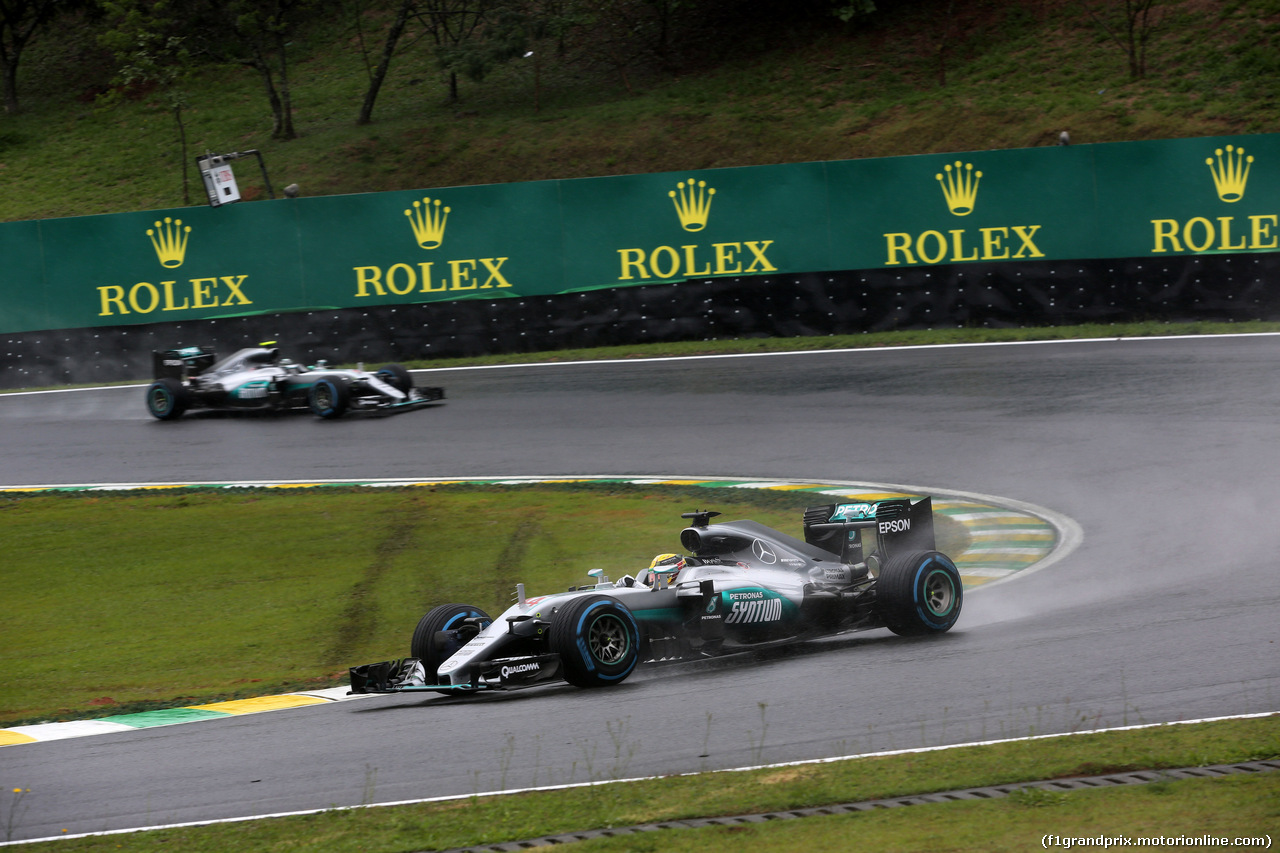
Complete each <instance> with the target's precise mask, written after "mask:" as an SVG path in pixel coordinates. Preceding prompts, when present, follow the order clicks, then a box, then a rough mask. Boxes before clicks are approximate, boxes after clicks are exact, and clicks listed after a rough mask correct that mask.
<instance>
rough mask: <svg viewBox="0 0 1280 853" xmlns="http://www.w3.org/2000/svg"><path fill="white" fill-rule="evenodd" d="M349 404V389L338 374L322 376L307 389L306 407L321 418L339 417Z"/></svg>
mask: <svg viewBox="0 0 1280 853" xmlns="http://www.w3.org/2000/svg"><path fill="white" fill-rule="evenodd" d="M349 405H351V389H350V388H348V387H347V380H345V379H343V378H342V377H340V376H322V377H320V378H319V379H317V380H316V381H315V383H314V384H313V385H312V386H311V388H310V390H308V391H307V407H308V408H310V409H311V413H312V414H313V415H316V416H317V417H321V418H326V419H328V418H340V417H342V414H343V412H345V411H346V410H347V407H348V406H349Z"/></svg>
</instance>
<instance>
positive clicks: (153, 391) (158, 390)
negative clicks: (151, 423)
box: [147, 377, 191, 421]
mask: <svg viewBox="0 0 1280 853" xmlns="http://www.w3.org/2000/svg"><path fill="white" fill-rule="evenodd" d="M190 405H191V392H190V391H188V390H187V387H186V386H185V385H183V384H182V383H181V382H179V381H178V380H177V379H172V378H169V377H165V378H164V379H157V380H156V381H155V382H152V383H151V385H150V387H148V388H147V411H148V412H150V413H151V416H152V417H154V418H158V419H159V420H162V421H171V420H174V419H175V418H180V417H182V413H183V412H185V411H186V410H187V407H188V406H190Z"/></svg>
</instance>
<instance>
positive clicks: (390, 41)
mask: <svg viewBox="0 0 1280 853" xmlns="http://www.w3.org/2000/svg"><path fill="white" fill-rule="evenodd" d="M416 6H417V0H400V2H399V4H398V5H397V6H396V14H395V18H394V19H392V21H391V26H390V27H388V28H387V37H386V39H385V40H384V41H383V43H382V57H381V58H380V59H379V60H378V66H377V67H376V68H374V69H373V70H372V71H370V73H369V88H368V89H366V90H365V93H364V102H363V103H362V104H361V105H360V115H359V117H358V118H357V119H356V124H368V123H369V122H371V121H373V105H374V103H375V102H376V101H377V100H378V93H379V92H380V91H381V90H382V83H383V81H384V80H386V79H387V71H388V70H390V68H391V60H392V58H393V57H394V56H395V53H396V46H397V45H398V44H399V43H400V37H401V36H402V35H404V31H405V27H407V26H408V25H409V18H410V17H411V16H412V15H413V13H414V10H415V8H416Z"/></svg>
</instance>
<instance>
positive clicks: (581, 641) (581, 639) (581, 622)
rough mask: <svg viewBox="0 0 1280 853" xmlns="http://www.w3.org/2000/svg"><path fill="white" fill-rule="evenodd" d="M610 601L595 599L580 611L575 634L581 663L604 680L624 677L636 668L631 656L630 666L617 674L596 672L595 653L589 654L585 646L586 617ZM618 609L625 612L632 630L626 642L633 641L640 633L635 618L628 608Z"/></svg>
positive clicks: (588, 649)
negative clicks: (595, 600) (580, 614)
mask: <svg viewBox="0 0 1280 853" xmlns="http://www.w3.org/2000/svg"><path fill="white" fill-rule="evenodd" d="M610 603H611V602H608V601H597V602H596V603H594V604H592V605H591V606H590V607H588V608H587V609H586V610H584V611H583V612H582V616H580V617H579V618H578V627H577V631H576V632H575V634H576V635H577V639H578V642H577V645H578V651H579V652H580V653H581V654H582V658H583V663H585V664H586V665H587V669H589V670H590V671H591V672H595V673H596V675H597V677H599V678H602V679H605V680H606V681H618V680H619V679H622V678H626V677H627V676H628V675H630V674H631V670H633V669H635V668H636V658H632V660H631V666H629V667H627V668H626V670H625V671H623V672H620V673H618V674H617V675H607V674H605V673H603V672H598V671H597V669H596V661H595V655H593V654H591V649H590V648H589V647H588V646H587V642H586V639H585V637H586V633H585V631H584V627H585V625H586V622H587V617H588V616H589V615H591V612H592V611H593V610H595V609H596V608H597V607H603V606H605V605H607V604H610ZM618 610H619V611H620V612H625V613H626V614H627V621H628V622H630V623H631V629H632V632H633V633H631V634H630V635H629V636H628V637H627V642H628V643H631V642H634V640H635V638H636V637H638V636H639V635H640V628H639V627H638V626H637V625H636V620H635V619H634V618H632V617H631V611H629V610H625V611H624V610H623V609H622V608H621V607H619V608H618Z"/></svg>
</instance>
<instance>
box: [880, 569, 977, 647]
mask: <svg viewBox="0 0 1280 853" xmlns="http://www.w3.org/2000/svg"><path fill="white" fill-rule="evenodd" d="M876 598H877V600H878V602H879V604H880V612H881V615H882V616H883V617H884V623H885V627H887V628H888V629H889V630H890V631H892V632H893V633H895V634H901V635H903V636H916V635H920V634H941V633H942V632H943V631H948V630H950V629H951V626H952V625H954V624H956V619H958V618H959V617H960V606H961V604H963V602H964V587H963V584H962V583H961V581H960V572H959V570H957V569H956V564H955V563H953V562H951V558H950V557H948V556H947V555H946V554H943V553H942V552H940V551H911V552H908V553H906V554H899V555H896V556H893V557H890V558H889V560H888V561H887V562H886V563H885V565H884V568H882V569H881V570H880V576H879V578H878V579H877V580H876Z"/></svg>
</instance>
